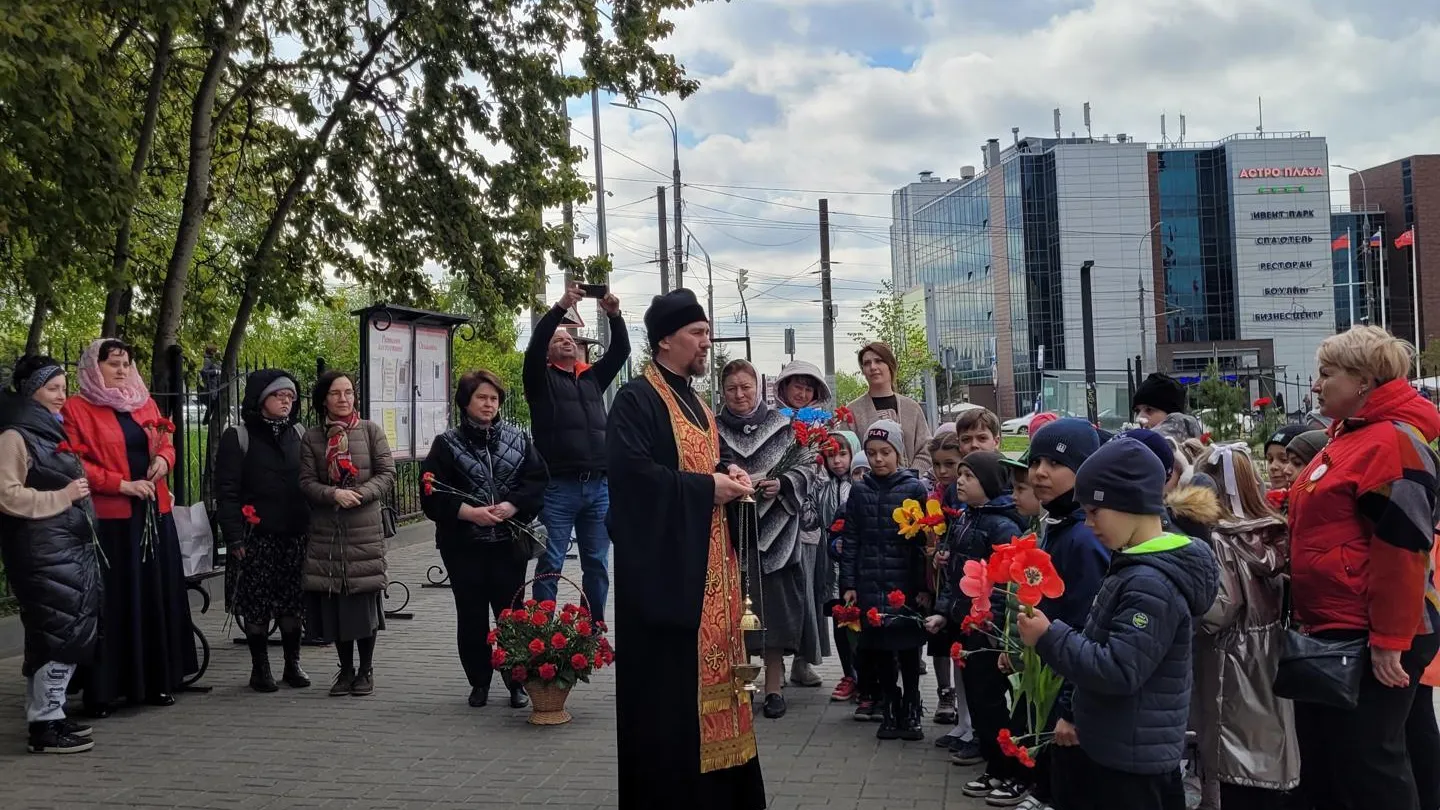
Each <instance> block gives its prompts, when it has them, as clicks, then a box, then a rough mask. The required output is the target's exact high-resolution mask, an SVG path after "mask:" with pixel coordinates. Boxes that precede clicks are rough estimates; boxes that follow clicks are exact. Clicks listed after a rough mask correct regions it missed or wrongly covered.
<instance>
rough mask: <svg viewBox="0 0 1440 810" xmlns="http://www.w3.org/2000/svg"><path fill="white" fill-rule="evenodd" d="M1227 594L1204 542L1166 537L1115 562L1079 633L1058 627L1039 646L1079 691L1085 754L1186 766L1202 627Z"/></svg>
mask: <svg viewBox="0 0 1440 810" xmlns="http://www.w3.org/2000/svg"><path fill="white" fill-rule="evenodd" d="M1218 590H1219V571H1218V568H1217V566H1216V562H1215V555H1214V554H1212V553H1211V551H1210V549H1209V547H1208V546H1206V545H1205V544H1204V543H1202V542H1199V541H1195V540H1192V539H1190V538H1188V537H1182V536H1180V535H1177V534H1166V535H1161V536H1160V537H1157V538H1155V539H1154V540H1151V541H1149V542H1147V543H1142V544H1140V545H1138V546H1136V547H1134V548H1131V549H1127V550H1126V551H1124V552H1121V553H1117V554H1115V555H1114V558H1113V560H1112V561H1111V563H1110V570H1109V572H1108V573H1107V574H1106V576H1105V580H1104V582H1102V583H1101V585H1100V593H1099V594H1097V595H1096V597H1095V604H1094V607H1092V608H1091V610H1090V618H1089V619H1088V620H1087V621H1086V622H1085V630H1084V632H1083V633H1082V632H1080V631H1078V630H1076V629H1075V628H1073V627H1071V626H1069V625H1068V624H1066V623H1065V622H1063V621H1056V622H1054V623H1053V624H1051V625H1050V629H1048V630H1046V631H1045V635H1043V636H1041V637H1040V641H1039V643H1038V644H1036V645H1035V648H1036V650H1037V651H1038V652H1039V653H1040V658H1041V660H1043V661H1044V662H1045V663H1047V664H1049V665H1050V666H1051V667H1053V668H1054V669H1055V671H1056V672H1058V673H1059V674H1060V675H1062V676H1064V677H1065V679H1066V680H1068V681H1070V682H1072V683H1074V684H1075V695H1074V712H1075V727H1076V731H1077V732H1078V734H1079V736H1080V747H1081V748H1082V749H1083V750H1084V751H1085V753H1086V754H1087V755H1088V756H1089V757H1090V758H1091V759H1093V760H1094V761H1095V762H1097V763H1099V764H1101V765H1103V766H1105V767H1107V768H1114V769H1115V770H1117V771H1124V772H1125V773H1134V774H1142V775H1153V774H1164V773H1169V772H1170V771H1173V770H1174V769H1175V768H1176V767H1178V766H1179V764H1180V757H1181V754H1182V752H1183V749H1184V746H1185V726H1186V721H1187V719H1188V718H1189V715H1190V689H1191V680H1192V676H1191V652H1192V651H1191V647H1192V642H1193V639H1194V634H1195V630H1194V623H1195V621H1196V619H1197V618H1198V617H1200V616H1203V615H1205V612H1206V611H1208V610H1209V609H1210V606H1211V605H1212V604H1213V603H1214V602H1215V594H1216V593H1217V591H1218Z"/></svg>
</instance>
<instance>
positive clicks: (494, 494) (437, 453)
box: [420, 422, 550, 546]
mask: <svg viewBox="0 0 1440 810" xmlns="http://www.w3.org/2000/svg"><path fill="white" fill-rule="evenodd" d="M421 470H422V471H424V472H429V473H434V474H435V480H436V481H437V482H438V483H440V484H442V485H444V487H442V489H443V488H453V489H457V490H460V491H461V492H464V493H465V494H466V495H467V496H469V497H468V498H461V497H460V496H458V495H451V494H448V493H446V492H443V491H441V490H436V491H434V492H431V493H428V494H425V495H424V496H423V497H422V498H421V500H420V504H421V508H423V509H424V510H425V516H426V517H428V518H430V519H431V520H433V521H435V544H436V545H437V546H443V545H445V544H446V543H450V542H454V541H456V540H461V541H473V542H480V543H497V542H501V541H507V540H509V539H510V537H511V532H510V530H508V529H506V528H504V527H496V526H479V525H477V524H474V523H470V522H468V521H463V520H460V519H459V517H458V514H459V511H460V506H461V505H462V504H464V503H469V504H470V505H471V506H490V505H493V504H498V503H502V502H504V501H509V502H510V503H512V504H514V506H515V509H516V510H517V512H516V514H515V517H514V518H513V519H514V520H515V521H516V522H518V523H521V524H525V523H529V522H530V521H531V520H532V519H534V517H535V516H536V515H538V514H539V513H540V507H541V506H543V505H544V502H545V487H546V485H547V484H548V483H549V481H550V476H549V473H548V472H547V470H546V466H545V462H544V460H542V459H541V458H540V453H539V452H538V451H537V450H536V449H535V443H534V442H533V441H531V440H530V437H529V436H526V435H525V434H524V433H522V432H521V431H520V430H519V429H518V428H515V427H513V426H511V425H507V424H505V423H503V422H497V423H495V424H494V425H492V426H490V427H486V428H479V427H475V426H473V425H468V424H467V425H464V426H462V427H458V428H451V429H450V430H447V431H445V432H444V433H442V434H440V436H439V437H437V438H436V440H435V443H434V444H432V445H431V446H430V454H429V455H428V456H426V457H425V462H424V464H423V465H422V466H421Z"/></svg>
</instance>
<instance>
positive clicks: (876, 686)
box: [855, 647, 920, 700]
mask: <svg viewBox="0 0 1440 810" xmlns="http://www.w3.org/2000/svg"><path fill="white" fill-rule="evenodd" d="M855 674H856V683H857V685H858V689H859V692H860V698H861V699H862V700H883V699H884V698H885V697H887V696H888V695H890V694H892V693H893V694H914V695H916V696H918V695H919V694H920V648H919V647H915V648H912V649H906V650H883V649H874V648H862V649H859V650H856V651H855Z"/></svg>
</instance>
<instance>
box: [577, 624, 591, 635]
mask: <svg viewBox="0 0 1440 810" xmlns="http://www.w3.org/2000/svg"><path fill="white" fill-rule="evenodd" d="M575 632H577V633H579V634H580V635H582V636H588V635H590V632H591V629H590V622H583V621H582V622H577V623H576V624H575Z"/></svg>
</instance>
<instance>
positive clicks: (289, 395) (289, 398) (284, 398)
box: [270, 391, 295, 402]
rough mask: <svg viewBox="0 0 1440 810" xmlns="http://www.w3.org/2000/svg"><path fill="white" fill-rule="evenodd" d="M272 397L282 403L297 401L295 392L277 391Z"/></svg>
mask: <svg viewBox="0 0 1440 810" xmlns="http://www.w3.org/2000/svg"><path fill="white" fill-rule="evenodd" d="M270 396H272V397H274V398H276V399H278V400H280V401H281V402H294V401H295V392H294V391H276V392H275V393H273V394H271V395H270Z"/></svg>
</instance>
